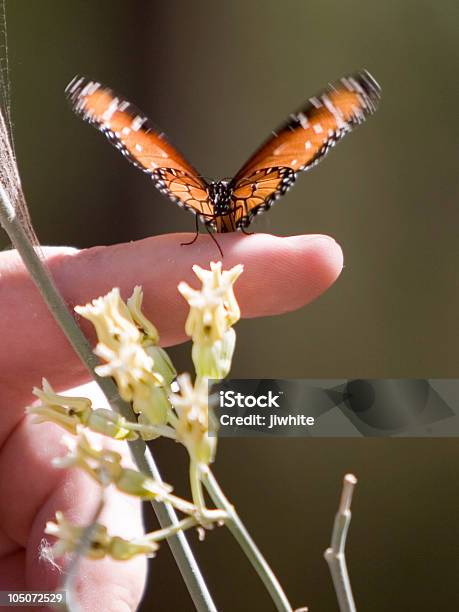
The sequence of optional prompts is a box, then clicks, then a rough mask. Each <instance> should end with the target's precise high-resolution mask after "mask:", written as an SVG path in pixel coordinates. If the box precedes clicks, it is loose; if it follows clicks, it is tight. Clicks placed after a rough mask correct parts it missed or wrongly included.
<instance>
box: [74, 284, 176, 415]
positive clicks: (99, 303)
mask: <svg viewBox="0 0 459 612" xmlns="http://www.w3.org/2000/svg"><path fill="white" fill-rule="evenodd" d="M129 303H130V308H128V306H126V304H125V303H124V302H123V300H122V299H121V297H120V294H119V290H118V289H113V290H112V291H110V293H108V294H107V295H106V296H104V297H101V298H98V299H97V300H94V301H93V302H92V304H88V305H86V306H84V307H81V306H79V307H77V308H76V311H77V312H78V313H79V314H81V315H82V316H84V317H85V318H87V319H89V320H90V321H91V322H92V323H93V324H94V326H95V328H96V332H97V336H98V339H99V343H98V345H97V346H96V348H95V350H94V352H95V353H96V355H98V356H99V357H100V358H101V359H102V360H103V361H104V362H105V363H104V364H103V365H100V366H97V367H96V369H95V371H96V373H97V374H98V375H99V376H108V377H112V378H114V379H115V382H116V384H117V387H118V390H119V393H120V395H121V397H122V398H123V399H124V400H125V401H127V402H131V403H132V407H133V409H134V411H135V412H136V413H137V414H140V413H141V414H144V415H145V416H146V417H147V419H148V420H149V422H150V423H151V424H152V425H164V424H166V423H167V415H168V411H169V410H170V404H169V402H168V399H167V390H168V386H169V384H170V382H171V381H172V379H173V378H174V376H175V370H174V369H173V366H172V364H171V363H170V360H169V359H168V357H167V356H165V354H164V351H163V350H162V349H161V348H160V347H157V346H155V345H154V342H157V340H158V332H157V331H156V328H155V327H154V325H153V324H152V323H150V322H149V321H148V320H147V319H146V317H145V316H144V315H143V314H142V312H141V305H142V291H141V289H140V287H136V288H135V289H134V293H133V295H132V296H131V298H130V300H129ZM156 362H157V363H156ZM163 374H164V376H163Z"/></svg>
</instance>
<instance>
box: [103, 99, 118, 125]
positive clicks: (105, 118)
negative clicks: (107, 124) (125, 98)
mask: <svg viewBox="0 0 459 612" xmlns="http://www.w3.org/2000/svg"><path fill="white" fill-rule="evenodd" d="M118 102H119V100H118V98H113V100H112V101H111V102H110V104H109V106H108V108H107V110H106V111H104V113H103V114H102V119H103V121H110V119H111V118H112V116H113V113H114V112H115V111H116V110H117V109H118Z"/></svg>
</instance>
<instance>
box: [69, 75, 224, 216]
mask: <svg viewBox="0 0 459 612" xmlns="http://www.w3.org/2000/svg"><path fill="white" fill-rule="evenodd" d="M66 92H67V95H68V97H69V99H70V102H71V104H72V107H73V109H74V111H75V112H76V113H77V114H79V115H81V116H82V117H83V119H85V120H86V121H88V122H89V123H91V124H92V125H94V126H95V127H97V128H98V129H99V130H100V131H101V132H102V133H103V134H105V136H106V137H107V138H108V139H109V140H110V142H111V143H112V144H113V145H114V146H115V147H116V148H117V149H119V151H120V152H121V153H122V154H123V155H124V156H125V157H126V158H127V159H128V160H129V161H130V162H131V163H132V164H134V165H135V166H137V167H138V168H140V169H141V170H142V171H143V172H146V173H147V174H148V175H149V176H150V177H151V178H152V180H153V182H154V184H155V186H156V187H157V188H158V189H159V190H160V191H161V193H163V194H165V195H166V196H167V197H168V198H169V199H171V200H172V201H173V202H176V203H177V204H179V205H180V206H183V207H184V208H186V209H188V210H191V212H194V213H195V214H198V215H201V216H202V217H203V219H204V220H208V219H209V218H212V217H213V206H212V204H211V202H210V201H209V196H208V192H207V183H206V182H205V181H204V180H203V179H202V178H201V177H200V176H199V174H198V173H197V172H196V170H195V169H194V168H193V166H191V165H190V164H189V163H188V162H187V161H186V160H185V159H184V157H183V156H182V155H181V154H180V153H179V152H178V151H177V150H176V149H175V148H174V147H173V146H172V145H171V144H169V143H168V142H167V140H166V139H165V138H164V136H163V134H162V133H161V132H159V131H158V130H157V129H156V128H155V127H154V125H153V124H152V123H151V121H150V120H149V119H148V118H147V117H146V116H145V115H144V114H143V113H142V112H141V111H140V110H139V109H138V108H137V107H135V106H134V105H133V104H131V103H130V102H128V101H127V100H125V99H123V98H122V97H120V96H119V95H117V94H115V93H114V92H113V91H112V90H111V89H108V88H106V87H103V86H102V85H101V84H100V83H97V82H94V81H90V80H88V79H85V78H81V77H75V78H74V79H73V81H72V82H71V83H70V84H69V85H68V87H67V89H66Z"/></svg>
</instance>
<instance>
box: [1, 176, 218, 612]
mask: <svg viewBox="0 0 459 612" xmlns="http://www.w3.org/2000/svg"><path fill="white" fill-rule="evenodd" d="M0 223H1V225H2V226H3V228H4V229H5V231H6V232H7V234H8V236H9V237H10V240H11V242H12V243H13V245H14V246H15V248H16V249H17V251H18V253H19V254H20V256H21V258H22V261H23V262H24V265H25V266H26V268H27V270H28V271H29V273H30V275H31V277H32V278H33V280H34V282H35V284H36V286H37V288H38V290H39V291H40V293H41V295H42V297H43V299H44V301H45V302H46V304H47V305H48V308H49V309H50V311H51V313H52V315H53V316H54V318H55V320H56V321H57V323H58V324H59V326H60V327H61V329H62V331H63V332H64V334H65V335H66V337H67V339H68V341H69V342H70V344H71V345H72V347H73V349H74V350H75V352H76V353H77V355H78V356H79V358H80V359H81V361H82V362H83V363H84V365H85V366H86V367H87V369H88V371H89V372H90V374H91V376H92V377H93V378H94V380H95V381H96V382H97V384H98V385H99V387H100V388H101V390H102V391H103V393H104V395H105V397H106V398H107V400H108V402H109V404H110V406H111V407H112V409H113V410H114V411H115V412H117V413H119V414H121V415H122V416H124V417H125V418H126V419H127V420H130V421H132V420H135V415H134V413H133V411H132V409H131V406H130V405H129V404H128V403H126V402H125V401H123V400H122V399H121V397H120V396H119V394H118V390H117V388H116V386H115V384H114V382H113V381H112V380H111V379H109V378H101V377H99V376H97V375H96V374H95V372H94V368H95V366H97V365H99V362H98V361H97V358H96V357H95V355H94V354H93V352H92V349H91V346H90V344H89V342H88V340H87V338H86V337H85V335H84V334H83V332H82V331H81V329H80V328H79V327H78V325H77V323H76V321H75V319H74V318H73V316H72V314H71V313H70V311H69V309H68V307H67V304H66V303H65V301H64V299H63V297H62V295H61V294H60V292H59V290H58V289H57V287H56V285H55V283H54V281H53V279H52V278H51V276H50V274H49V273H48V271H47V269H46V268H45V266H44V264H43V262H42V261H41V259H40V257H39V256H38V254H37V252H36V250H35V248H34V247H33V245H32V243H31V241H30V240H29V237H28V236H27V233H26V231H25V230H24V228H23V226H22V225H21V223H20V220H19V219H18V217H17V216H16V213H15V210H14V207H13V205H12V203H11V201H10V198H9V197H8V195H7V193H6V192H5V190H4V188H3V186H1V185H0ZM128 444H129V449H130V452H131V455H132V457H133V459H134V461H135V463H136V465H137V468H138V469H139V470H141V471H142V472H144V473H145V474H148V475H149V476H151V477H152V478H154V479H155V480H159V481H161V480H162V479H161V475H160V473H159V470H158V468H157V466H156V463H155V461H154V459H153V456H152V454H151V452H150V450H149V449H148V447H147V446H146V444H145V442H144V441H143V440H141V439H139V440H135V441H133V442H129V443H128ZM152 506H153V509H154V511H155V513H156V516H157V518H158V522H159V524H160V526H161V527H162V528H163V529H164V528H167V527H170V526H171V525H172V526H176V525H177V524H178V523H179V520H178V517H177V515H176V513H175V511H174V509H173V507H172V506H171V505H170V504H168V503H165V504H161V503H158V502H154V501H152ZM168 543H169V546H170V548H171V551H172V554H173V556H174V558H175V561H176V563H177V565H178V567H179V570H180V572H181V574H182V577H183V580H184V581H185V584H186V586H187V588H188V591H189V593H190V596H191V598H192V600H193V602H194V605H195V607H196V609H197V610H198V611H199V612H208V611H211V612H217V608H216V607H215V604H214V602H213V601H212V597H211V595H210V593H209V591H208V589H207V586H206V583H205V582H204V578H203V576H202V574H201V572H200V570H199V567H198V565H197V563H196V560H195V558H194V556H193V553H192V551H191V548H190V546H189V544H188V541H187V539H186V537H185V534H184V533H183V532H182V531H180V532H179V533H177V535H176V536H173V537H171V538H169V539H168Z"/></svg>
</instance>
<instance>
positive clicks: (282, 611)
mask: <svg viewBox="0 0 459 612" xmlns="http://www.w3.org/2000/svg"><path fill="white" fill-rule="evenodd" d="M202 481H203V484H204V486H205V487H206V489H207V491H208V493H209V495H210V497H211V498H212V500H213V502H214V503H215V505H216V506H217V507H218V508H222V509H223V510H225V511H226V512H227V514H228V519H227V520H226V521H225V524H226V526H227V527H228V529H229V530H230V531H231V533H232V534H233V536H234V538H235V539H236V541H237V542H238V544H239V546H240V547H241V548H242V550H243V551H244V553H245V554H246V556H247V558H248V559H249V561H250V563H251V564H252V566H253V568H254V569H255V571H256V572H257V574H258V575H259V577H260V578H261V580H262V582H263V584H264V585H265V587H266V589H267V591H268V593H269V594H270V596H271V599H272V600H273V602H274V605H275V606H276V608H277V610H279V612H292V607H291V605H290V603H289V601H288V599H287V596H286V595H285V593H284V591H283V590H282V587H281V585H280V584H279V581H278V580H277V578H276V575H275V574H274V572H273V571H272V569H271V568H270V567H269V565H268V563H267V562H266V559H265V558H264V557H263V555H262V554H261V552H260V551H259V550H258V548H257V546H256V544H255V542H254V541H253V540H252V538H251V537H250V534H249V532H248V531H247V529H246V528H245V526H244V524H243V522H242V521H241V519H240V518H239V516H238V514H237V512H236V510H235V509H234V506H232V505H231V504H230V502H229V501H228V500H227V499H226V497H225V495H224V493H223V491H222V490H221V488H220V486H219V484H218V482H217V480H216V479H215V476H214V475H213V474H212V472H211V471H210V470H209V469H207V470H203V472H202Z"/></svg>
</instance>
